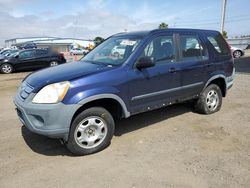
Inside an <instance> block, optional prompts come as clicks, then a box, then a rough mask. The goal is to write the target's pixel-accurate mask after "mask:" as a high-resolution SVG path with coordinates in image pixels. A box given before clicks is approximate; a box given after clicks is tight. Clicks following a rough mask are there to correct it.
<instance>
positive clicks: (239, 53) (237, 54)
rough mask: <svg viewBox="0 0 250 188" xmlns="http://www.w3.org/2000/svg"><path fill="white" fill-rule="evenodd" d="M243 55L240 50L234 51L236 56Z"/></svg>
mask: <svg viewBox="0 0 250 188" xmlns="http://www.w3.org/2000/svg"><path fill="white" fill-rule="evenodd" d="M242 55H243V54H242V52H241V51H240V50H235V51H234V53H233V56H234V58H240V57H241V56H242Z"/></svg>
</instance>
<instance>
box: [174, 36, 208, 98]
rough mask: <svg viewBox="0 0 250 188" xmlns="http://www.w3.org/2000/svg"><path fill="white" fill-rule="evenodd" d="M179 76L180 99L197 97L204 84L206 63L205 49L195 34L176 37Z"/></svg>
mask: <svg viewBox="0 0 250 188" xmlns="http://www.w3.org/2000/svg"><path fill="white" fill-rule="evenodd" d="M177 41H178V49H179V62H178V63H179V64H180V69H179V71H180V75H181V87H182V92H181V99H182V100H185V99H189V98H193V97H195V96H197V95H198V94H199V93H200V92H201V90H202V89H203V87H204V84H205V78H206V75H205V70H206V64H207V62H208V59H209V58H208V52H207V48H206V46H205V45H204V43H203V42H202V40H201V39H200V37H199V35H198V34H195V33H180V34H179V35H177Z"/></svg>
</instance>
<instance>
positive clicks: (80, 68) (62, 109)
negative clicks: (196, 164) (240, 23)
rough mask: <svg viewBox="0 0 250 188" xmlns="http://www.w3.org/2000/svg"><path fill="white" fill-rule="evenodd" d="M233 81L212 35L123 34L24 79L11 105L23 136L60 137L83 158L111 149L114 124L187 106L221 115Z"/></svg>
mask: <svg viewBox="0 0 250 188" xmlns="http://www.w3.org/2000/svg"><path fill="white" fill-rule="evenodd" d="M214 44H216V46H214ZM121 45H123V46H126V49H125V53H124V55H123V56H122V57H114V56H113V55H112V49H114V48H115V47H116V46H121ZM216 48H218V49H219V50H217V49H216ZM107 49H109V50H107ZM103 50H104V51H105V53H103V52H102V51H103ZM108 51H109V54H107V52H108ZM100 54H101V55H100ZM103 54H106V55H103ZM233 78H234V65H233V60H232V56H231V54H230V49H229V47H228V45H227V43H226V41H225V40H224V38H223V37H222V36H221V34H220V33H219V32H217V31H209V30H193V29H166V30H164V29H160V30H153V31H145V32H132V33H122V34H116V35H114V36H111V37H110V38H108V39H107V40H105V41H104V42H103V43H102V44H100V45H99V46H97V47H96V48H95V49H93V50H92V51H91V52H90V53H89V54H88V55H86V56H85V57H84V58H83V59H82V61H78V62H74V63H67V64H64V65H62V66H58V67H53V68H50V69H44V70H41V71H38V72H35V73H33V74H31V75H29V76H28V77H27V78H26V79H25V80H24V81H23V82H22V84H21V86H20V87H19V89H18V91H17V94H16V96H15V99H14V103H15V105H16V109H17V114H18V116H19V119H20V121H21V122H22V123H23V124H24V125H25V126H26V127H27V128H28V129H29V130H31V131H32V132H35V133H37V134H41V135H46V136H49V137H52V138H60V139H62V140H63V141H64V142H65V143H66V145H67V147H68V149H69V150H70V151H71V152H73V153H74V154H77V155H85V154H91V153H94V152H98V151H100V150H102V149H104V148H105V147H107V146H108V145H109V143H110V141H111V138H112V136H113V134H114V130H115V123H114V119H117V118H118V119H119V118H128V117H130V116H132V115H134V114H138V113H142V112H147V111H150V110H154V109H158V108H162V107H166V106H168V105H172V104H175V103H180V102H183V101H188V100H192V101H193V102H194V107H195V109H196V111H197V112H199V113H203V114H212V113H215V112H217V111H219V110H220V108H221V105H222V97H225V96H226V95H227V93H228V90H229V89H230V88H231V87H232V85H233ZM213 120H214V117H211V121H213Z"/></svg>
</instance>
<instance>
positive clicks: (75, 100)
mask: <svg viewBox="0 0 250 188" xmlns="http://www.w3.org/2000/svg"><path fill="white" fill-rule="evenodd" d="M119 93H120V91H119V90H118V89H116V88H114V87H99V88H96V89H89V90H83V91H80V92H75V93H74V94H73V95H72V93H69V95H70V96H71V97H66V98H65V99H64V101H63V103H65V104H79V105H80V106H82V105H84V104H86V103H88V102H91V101H94V100H98V99H109V98H110V99H114V100H116V101H117V102H119V103H120V105H121V107H122V109H123V112H124V115H125V117H126V118H127V117H129V116H130V112H129V111H128V109H127V106H126V104H125V102H124V100H123V99H122V97H121V96H120V95H119ZM67 95H68V94H67Z"/></svg>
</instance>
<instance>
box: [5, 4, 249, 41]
mask: <svg viewBox="0 0 250 188" xmlns="http://www.w3.org/2000/svg"><path fill="white" fill-rule="evenodd" d="M221 9H222V0H209V1H208V0H207V1H205V0H0V46H3V45H4V41H5V40H6V39H11V38H16V37H37V36H39V37H40V36H52V37H70V38H81V39H93V38H94V37H96V36H101V37H104V38H105V37H108V36H110V35H113V34H115V33H118V32H124V31H136V30H151V29H155V28H157V27H158V25H159V24H160V23H161V22H165V23H167V24H168V25H169V27H170V28H200V29H213V30H219V29H220V19H221ZM225 31H227V32H228V35H229V37H230V36H236V35H238V36H240V35H246V34H250V1H249V0H227V8H226V19H225Z"/></svg>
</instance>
